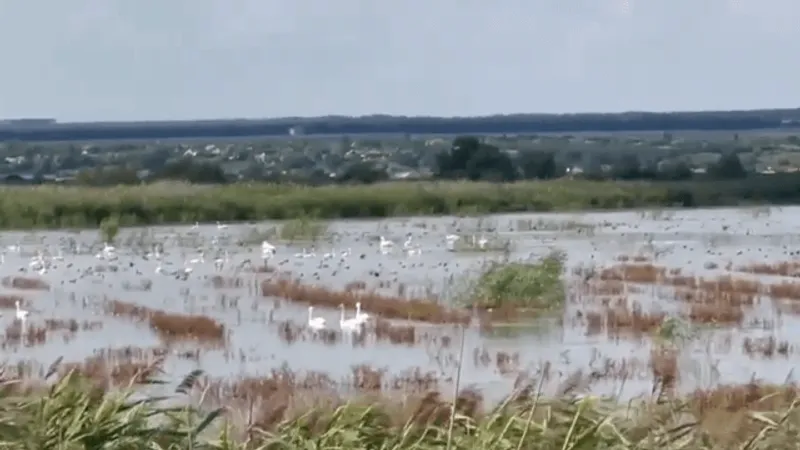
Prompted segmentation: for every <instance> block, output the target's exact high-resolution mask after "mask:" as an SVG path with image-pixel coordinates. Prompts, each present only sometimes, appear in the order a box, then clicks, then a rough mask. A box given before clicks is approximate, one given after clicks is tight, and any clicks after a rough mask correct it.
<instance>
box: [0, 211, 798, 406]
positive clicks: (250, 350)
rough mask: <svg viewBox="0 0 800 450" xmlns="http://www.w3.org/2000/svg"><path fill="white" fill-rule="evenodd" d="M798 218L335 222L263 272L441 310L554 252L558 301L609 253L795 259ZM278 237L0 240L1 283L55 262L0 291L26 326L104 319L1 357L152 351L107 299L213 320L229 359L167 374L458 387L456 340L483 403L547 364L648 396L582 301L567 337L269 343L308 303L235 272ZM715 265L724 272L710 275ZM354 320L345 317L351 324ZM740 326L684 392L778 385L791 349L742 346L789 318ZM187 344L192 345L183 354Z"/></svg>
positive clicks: (551, 330)
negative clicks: (281, 373) (601, 369)
mask: <svg viewBox="0 0 800 450" xmlns="http://www.w3.org/2000/svg"><path fill="white" fill-rule="evenodd" d="M798 221H800V208H794V207H784V208H758V209H753V208H747V209H713V210H691V211H683V210H676V211H624V212H611V213H581V214H519V215H497V216H485V217H481V218H458V217H436V218H427V217H412V218H401V219H391V220H374V221H373V220H365V221H334V222H331V223H330V224H329V229H328V233H327V236H326V237H325V238H323V239H320V240H319V241H317V242H316V243H313V244H312V243H304V244H303V243H299V244H295V245H289V244H281V243H278V242H274V243H275V245H276V247H277V250H276V254H275V255H274V256H273V257H272V258H271V259H270V261H269V264H270V265H273V266H275V267H278V269H279V270H280V271H283V272H289V273H291V275H292V276H293V277H294V278H295V279H300V280H302V281H303V282H304V283H309V284H318V285H324V286H327V287H329V288H330V289H336V290H341V289H343V288H344V287H345V285H346V284H347V283H349V282H353V281H364V282H366V283H367V286H368V289H377V290H384V291H387V293H390V292H391V293H396V290H397V287H398V286H399V285H401V284H402V285H403V286H404V289H405V292H406V294H407V295H416V296H430V295H432V294H436V295H437V296H438V297H440V301H442V302H446V301H448V300H449V299H450V298H451V297H453V295H454V293H455V292H457V291H458V289H459V286H461V285H463V283H466V282H469V280H470V279H474V277H476V276H477V274H478V273H479V271H480V268H481V267H483V266H484V265H485V264H486V262H487V261H490V260H499V259H501V258H507V259H511V260H536V259H537V258H540V257H542V256H544V255H546V254H548V253H549V252H551V251H553V250H560V251H562V252H563V253H564V254H565V255H566V266H567V270H566V271H565V274H564V277H565V280H566V283H567V286H568V289H570V288H569V286H571V283H570V280H572V279H573V278H575V276H574V275H572V273H573V271H572V269H573V268H575V267H578V266H583V267H587V266H594V267H599V268H601V267H608V266H611V265H613V264H616V263H617V262H616V258H617V257H619V256H620V255H632V254H650V255H652V256H653V257H654V258H656V260H657V264H658V265H661V266H666V267H679V268H681V269H682V271H683V273H691V274H695V275H700V276H712V275H721V274H723V273H725V270H724V269H722V268H724V267H725V266H726V265H728V263H732V264H733V265H734V266H738V265H743V264H749V263H766V262H773V263H774V262H778V261H786V260H791V259H793V256H792V254H793V253H794V252H795V250H796V249H798V242H799V241H800V239H798V238H800V234H798V233H797V231H796V230H797V223H798ZM276 225H277V224H276V223H268V222H265V223H257V224H228V225H227V226H226V227H221V226H218V225H216V224H207V225H203V224H201V225H199V226H196V227H191V226H186V227H170V226H167V227H149V228H130V229H124V230H122V231H121V232H120V235H119V236H118V237H117V239H116V240H115V242H116V247H117V251H116V253H117V255H118V256H117V259H116V260H115V261H113V262H107V261H106V262H104V261H99V260H98V259H97V258H96V256H95V255H96V253H98V252H99V251H100V249H101V248H102V243H101V239H100V236H99V233H98V231H96V230H84V231H80V232H69V231H61V232H35V233H34V232H5V233H2V240H1V242H0V243H1V245H2V247H3V248H5V252H4V254H5V260H4V263H3V264H2V266H0V276H2V277H6V276H20V275H21V272H22V271H25V272H29V269H28V267H29V261H30V260H31V257H32V256H33V255H34V254H35V253H36V252H37V251H38V252H44V253H48V254H51V255H58V254H60V255H61V256H62V257H63V260H58V261H56V260H54V261H53V262H52V264H51V266H50V268H49V270H48V271H47V273H45V274H42V275H36V274H32V275H25V276H37V277H41V278H42V279H44V280H46V281H47V282H48V283H49V284H50V286H51V288H50V290H48V291H35V290H14V289H11V288H8V287H5V288H2V289H3V292H4V293H5V294H18V295H21V296H23V297H24V299H25V305H26V307H27V308H28V309H30V310H31V314H30V317H29V319H28V323H29V324H36V323H37V322H38V321H43V320H45V319H48V318H57V319H75V320H78V321H79V322H81V321H101V322H102V323H103V326H102V328H99V329H95V330H81V331H79V332H77V333H75V335H74V336H73V337H72V338H71V339H70V340H69V341H68V342H66V341H65V340H62V339H57V338H50V339H48V340H47V342H46V343H44V344H43V345H38V346H31V347H14V346H9V345H7V346H5V349H4V350H3V353H4V358H5V360H6V361H9V362H13V361H21V360H28V361H30V360H33V361H39V362H41V363H42V364H44V365H47V364H48V363H49V362H51V361H53V360H55V359H56V358H57V357H59V356H63V357H64V358H65V360H66V361H76V362H77V361H81V360H83V359H84V358H86V357H89V356H91V355H93V354H94V353H95V352H96V351H98V350H99V349H115V348H122V347H128V346H133V347H154V346H158V345H159V341H158V339H157V337H156V336H155V335H154V334H153V333H152V332H151V331H150V330H149V329H148V328H147V326H144V325H141V324H136V323H132V322H131V321H130V320H126V319H125V318H114V317H108V316H106V315H104V314H103V303H104V302H105V301H107V300H109V299H118V300H122V301H125V302H131V303H136V304H139V305H142V306H146V307H150V308H155V309H160V310H165V311H170V312H180V313H192V314H202V315H206V316H209V317H213V318H214V319H216V320H217V321H220V322H221V323H224V324H225V326H226V328H227V329H228V330H229V333H230V344H229V349H228V350H227V351H223V350H213V349H210V350H204V351H202V352H201V353H200V357H199V359H197V360H187V359H181V358H177V357H175V358H169V359H168V360H167V364H166V366H165V370H166V372H167V373H168V374H171V375H174V376H175V377H180V376H182V375H184V374H185V373H187V372H188V371H190V370H192V369H196V368H200V369H203V370H204V371H206V372H207V373H208V374H209V375H211V376H214V377H228V378H230V377H243V376H257V375H261V374H268V373H269V372H270V371H271V370H273V369H276V368H279V367H281V366H284V365H286V366H288V367H290V368H291V369H292V370H294V371H321V372H326V373H328V374H330V375H331V376H333V377H340V378H346V377H348V376H349V375H350V374H351V372H352V367H353V366H355V365H360V364H368V365H370V366H373V367H376V368H385V369H386V370H387V372H388V373H392V374H400V373H402V372H403V371H407V370H414V369H420V370H421V371H423V372H432V373H434V374H436V375H437V376H440V377H442V378H449V377H455V372H456V366H457V361H458V360H459V354H460V353H461V352H460V340H461V337H462V336H463V340H464V345H463V347H464V351H463V358H462V369H461V385H462V386H475V387H477V388H479V389H481V390H484V391H485V392H486V393H487V394H488V395H490V396H491V395H493V393H494V394H496V395H501V394H503V393H505V392H507V391H508V389H509V387H510V386H511V385H512V384H513V383H514V380H515V379H516V378H517V376H519V374H520V373H528V374H530V375H536V374H537V373H538V372H541V370H542V368H543V367H546V366H547V367H549V369H548V371H549V373H550V374H551V375H552V377H551V378H552V379H551V380H550V381H549V383H548V384H556V383H557V382H558V379H559V376H558V375H559V374H560V375H561V377H562V378H563V377H565V376H567V375H568V374H570V373H573V372H574V371H576V370H579V369H580V370H583V371H586V372H590V371H592V370H593V368H594V366H595V365H597V364H600V365H602V364H603V363H602V362H603V361H605V360H613V361H617V362H620V361H626V363H625V364H627V367H628V372H629V373H628V375H626V378H628V380H627V381H626V382H625V383H623V384H624V386H623V387H622V389H624V391H625V394H624V395H626V396H628V395H630V396H633V395H638V394H641V393H645V392H649V391H650V389H651V386H652V375H651V374H650V371H649V370H648V368H647V361H648V357H649V352H650V350H651V348H652V345H653V344H652V342H651V341H650V340H649V339H619V338H615V339H611V338H607V337H604V336H597V335H593V336H588V335H587V332H586V328H585V327H584V326H580V325H579V324H575V323H574V322H575V321H574V320H573V318H574V317H575V314H576V309H578V308H582V307H584V306H582V305H581V302H578V303H573V302H568V304H567V305H566V310H565V312H564V317H563V326H558V325H555V324H552V323H550V322H546V323H536V322H534V323H515V324H513V325H509V326H507V327H504V326H502V325H497V326H495V327H494V331H493V332H491V333H485V332H481V331H480V330H478V329H477V327H470V328H467V329H465V330H460V329H459V328H457V327H456V326H449V325H446V326H445V325H431V324H424V323H418V324H415V325H416V326H417V329H418V330H422V332H426V333H429V334H430V335H431V336H449V337H450V338H452V340H453V344H452V345H450V346H449V347H448V348H446V349H438V348H434V346H432V345H426V344H425V343H424V342H420V343H417V344H416V345H393V344H389V343H384V342H375V341H370V340H367V342H366V344H365V345H363V346H353V345H350V344H349V343H348V342H347V339H344V340H343V341H342V342H341V343H340V344H338V345H329V344H325V343H322V342H319V341H317V340H314V339H310V338H308V339H298V340H297V341H295V342H293V343H291V344H289V343H287V342H285V341H284V340H282V339H281V338H280V336H279V333H278V330H277V329H276V326H275V323H276V322H279V321H286V320H291V321H292V322H294V323H296V324H297V325H299V326H302V325H304V324H306V322H307V305H304V304H298V303H293V302H290V301H280V302H279V306H277V307H276V301H275V300H276V299H271V298H265V297H263V296H262V295H261V293H260V290H259V289H258V288H257V286H258V283H259V282H260V280H263V279H266V278H269V277H275V276H278V275H277V273H254V272H248V271H246V270H244V269H242V267H244V266H247V263H245V261H247V260H250V261H251V262H252V265H255V266H257V265H259V264H261V246H260V240H258V239H256V238H255V236H257V235H258V233H260V232H261V230H266V229H269V228H270V227H273V226H276ZM448 234H460V235H462V236H465V237H464V238H463V239H468V236H471V235H475V236H488V237H489V239H493V240H498V241H503V242H508V244H509V245H508V246H507V248H508V250H507V252H505V253H506V254H503V253H504V252H501V251H497V252H495V251H484V252H477V251H464V252H453V251H449V250H448V249H447V247H446V244H445V236H446V235H448ZM409 235H410V236H412V239H413V241H414V242H415V245H418V246H419V248H420V253H419V254H415V255H411V256H410V255H408V254H407V253H406V252H403V251H402V250H400V249H401V248H402V243H403V242H404V241H405V240H406V239H407V236H409ZM380 236H384V237H385V238H386V239H388V240H392V241H393V242H394V243H395V247H396V251H392V252H387V254H384V252H382V251H380V245H379V238H380ZM153 244H160V245H161V246H162V247H163V254H162V256H161V263H160V264H161V267H162V269H163V272H167V273H169V272H173V271H178V272H180V271H182V270H183V269H184V268H185V267H189V266H190V265H191V268H192V272H191V273H190V274H189V275H188V276H186V277H177V276H174V275H167V274H164V273H156V268H157V267H158V264H159V262H158V261H156V259H155V258H153V257H150V258H147V257H145V256H144V255H145V253H147V252H150V251H152V245H153ZM304 249H305V250H304ZM201 251H203V252H204V254H203V257H204V259H205V262H204V263H194V264H191V263H190V262H189V260H191V259H196V258H199V255H200V253H199V252H201ZM226 253H227V260H226V261H225V262H224V264H223V266H222V267H221V268H219V267H215V264H214V262H213V260H214V259H215V258H216V257H217V256H220V257H221V258H222V257H223V256H221V255H225V254H226ZM326 254H332V255H328V256H326ZM312 255H313V256H312ZM329 256H330V257H329ZM58 259H60V258H58ZM711 262H714V263H717V264H718V267H720V268H719V269H707V268H706V267H710V266H709V263H711ZM103 267H105V268H103ZM215 275H221V276H225V277H231V278H237V279H240V280H242V281H241V283H242V284H241V286H240V287H236V288H225V289H219V288H215V287H214V286H212V285H211V283H210V281H209V280H210V278H211V277H212V276H215ZM737 276H738V275H737ZM742 276H752V277H756V276H755V275H746V274H745V275H742ZM768 278H772V277H768ZM144 280H149V283H151V285H150V286H149V288H148V289H146V290H145V289H137V288H136V286H140V285H142V283H144V282H145V281H144ZM656 290H657V288H653V289H652V290H650V291H648V290H645V292H644V293H640V294H637V296H638V297H639V298H640V300H642V301H643V302H646V303H647V304H648V307H652V308H656V309H662V310H664V311H677V310H678V309H679V306H678V304H677V302H673V301H671V300H669V299H664V298H663V296H659V295H657V292H656ZM352 314H353V312H352V311H348V315H352ZM750 314H751V315H759V316H761V317H762V318H764V319H765V320H766V321H767V322H769V323H770V324H771V325H770V326H758V327H747V326H746V327H743V328H725V327H716V328H713V329H702V330H700V331H699V335H698V336H696V337H695V338H694V339H693V340H692V341H691V342H688V343H687V344H685V345H686V351H684V352H683V356H682V358H681V364H682V365H683V366H684V367H683V369H684V370H682V374H683V378H682V379H681V386H682V388H683V389H693V388H698V387H708V386H711V385H714V384H718V383H724V382H743V381H747V380H749V379H751V378H752V377H754V376H755V377H756V378H759V379H763V380H766V381H774V382H781V381H783V380H784V379H785V378H786V377H787V376H789V375H790V372H791V370H792V368H793V366H794V362H795V358H796V357H795V356H793V355H792V353H791V352H790V353H789V354H788V355H787V356H785V357H780V358H768V359H767V358H764V359H760V360H754V359H753V358H751V357H750V356H748V355H745V354H744V353H743V352H742V350H741V348H742V342H743V340H744V339H745V338H747V337H750V338H756V337H766V336H773V337H775V338H776V339H778V340H781V341H783V340H786V341H788V342H789V343H791V344H796V343H800V332H798V331H797V330H799V329H800V327H798V325H800V323H798V321H797V318H796V317H793V316H792V315H790V314H789V315H787V314H783V315H780V316H779V315H778V314H777V312H776V311H775V310H774V309H773V308H771V307H768V306H765V307H760V308H757V309H756V310H755V311H753V312H751V313H750ZM315 315H319V316H323V317H325V318H326V319H327V322H328V324H336V323H337V322H338V319H339V311H338V310H327V309H324V308H317V309H315ZM13 321H14V314H13V313H10V311H9V312H6V313H5V314H4V315H3V317H2V318H0V323H2V326H3V327H6V326H8V325H10V324H11V322H13ZM187 348H191V345H189V344H187ZM498 352H502V353H505V354H511V355H513V354H517V355H518V359H517V360H516V362H515V364H514V370H511V371H504V372H510V373H501V371H500V370H499V369H498V367H497V365H496V364H494V363H480V362H479V361H478V359H480V358H478V357H477V356H478V355H479V354H481V355H488V356H489V359H490V360H492V361H493V360H495V359H496V355H497V354H498ZM443 361H450V362H449V363H447V362H443ZM599 386H600V387H597V386H595V387H594V389H604V388H603V386H607V389H609V390H612V389H620V383H619V380H616V381H609V382H607V383H605V384H600V385H599Z"/></svg>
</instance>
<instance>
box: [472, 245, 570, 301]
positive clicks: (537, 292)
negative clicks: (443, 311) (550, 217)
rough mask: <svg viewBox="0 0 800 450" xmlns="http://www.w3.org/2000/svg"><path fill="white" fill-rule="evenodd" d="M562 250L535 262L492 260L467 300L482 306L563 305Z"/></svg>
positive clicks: (563, 256)
mask: <svg viewBox="0 0 800 450" xmlns="http://www.w3.org/2000/svg"><path fill="white" fill-rule="evenodd" d="M564 258H565V255H564V253H562V252H559V251H554V252H552V253H550V254H549V255H547V256H545V257H544V258H542V259H541V260H539V261H536V262H491V263H489V267H488V268H487V269H485V270H484V271H483V273H482V274H481V275H480V277H478V279H477V280H476V281H475V283H474V284H473V286H471V288H470V291H471V292H469V293H468V298H467V301H468V302H469V303H470V304H471V305H472V306H475V307H478V308H481V309H488V308H493V309H494V308H498V309H507V308H512V309H517V308H525V309H534V310H539V311H551V310H554V309H557V308H560V307H561V306H562V305H563V304H564V297H565V290H564V282H563V280H562V275H563V273H564Z"/></svg>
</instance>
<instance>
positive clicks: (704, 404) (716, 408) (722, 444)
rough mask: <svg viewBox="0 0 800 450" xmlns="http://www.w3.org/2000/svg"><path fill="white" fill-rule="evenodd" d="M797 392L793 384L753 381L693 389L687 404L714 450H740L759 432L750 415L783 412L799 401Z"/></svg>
mask: <svg viewBox="0 0 800 450" xmlns="http://www.w3.org/2000/svg"><path fill="white" fill-rule="evenodd" d="M798 392H800V388H798V386H796V385H791V384H790V385H771V384H766V383H759V382H757V381H755V380H753V381H752V382H750V383H747V384H738V385H725V386H717V387H715V388H713V389H699V390H696V391H695V392H693V393H692V394H691V395H690V396H689V405H690V407H691V410H692V412H693V413H694V415H695V416H696V417H697V418H698V419H699V425H700V427H701V429H702V430H703V431H704V432H705V433H707V434H708V436H709V438H710V439H711V440H713V441H714V442H715V443H716V444H717V446H716V447H715V448H743V447H741V443H743V442H747V441H748V439H750V438H752V436H755V435H757V433H758V432H759V431H760V430H761V429H762V427H761V426H760V424H759V423H758V422H757V421H754V420H753V412H754V411H778V410H786V409H787V408H789V407H791V406H792V405H793V402H795V401H797V400H798V399H800V396H799V395H798ZM737 444H739V445H737Z"/></svg>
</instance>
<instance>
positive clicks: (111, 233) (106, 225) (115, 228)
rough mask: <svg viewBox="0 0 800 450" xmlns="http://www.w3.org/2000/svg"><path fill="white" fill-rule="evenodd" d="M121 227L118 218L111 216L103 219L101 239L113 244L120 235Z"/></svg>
mask: <svg viewBox="0 0 800 450" xmlns="http://www.w3.org/2000/svg"><path fill="white" fill-rule="evenodd" d="M119 226H120V225H119V217H118V216H109V217H106V218H105V219H103V220H102V221H101V222H100V237H101V238H102V239H103V242H107V243H109V244H111V243H113V242H114V239H116V237H117V234H119Z"/></svg>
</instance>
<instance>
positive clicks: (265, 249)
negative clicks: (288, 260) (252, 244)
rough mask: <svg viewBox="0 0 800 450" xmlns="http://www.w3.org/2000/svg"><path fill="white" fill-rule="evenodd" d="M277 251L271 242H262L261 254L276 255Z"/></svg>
mask: <svg viewBox="0 0 800 450" xmlns="http://www.w3.org/2000/svg"><path fill="white" fill-rule="evenodd" d="M276 250H277V249H276V248H275V246H274V245H272V244H270V243H269V241H263V242H261V253H265V252H272V253H275V251H276Z"/></svg>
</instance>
